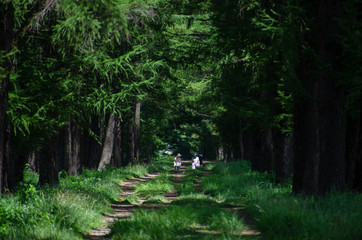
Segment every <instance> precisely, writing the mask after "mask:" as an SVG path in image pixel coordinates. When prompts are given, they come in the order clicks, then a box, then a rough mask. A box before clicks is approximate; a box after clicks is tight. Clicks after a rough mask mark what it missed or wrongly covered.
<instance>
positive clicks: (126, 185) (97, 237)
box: [86, 160, 260, 240]
mask: <svg viewBox="0 0 362 240" xmlns="http://www.w3.org/2000/svg"><path fill="white" fill-rule="evenodd" d="M204 162H205V164H208V163H213V162H212V161H204ZM190 165H191V161H187V160H186V161H182V166H181V169H180V170H179V171H177V172H174V173H170V174H168V176H171V177H173V184H174V185H175V188H174V190H172V191H171V192H168V193H165V194H163V196H164V197H166V198H167V199H168V201H166V202H165V203H163V204H143V203H144V202H145V201H146V199H142V198H141V199H139V203H137V204H131V203H128V204H127V203H125V204H112V208H113V209H114V212H113V213H112V214H108V215H105V216H104V218H103V222H104V227H102V228H99V229H95V230H93V231H92V232H91V233H89V234H88V235H86V239H88V240H108V239H109V238H107V237H106V236H107V234H109V233H110V231H111V229H110V228H109V226H110V225H111V224H112V223H113V222H114V221H115V220H117V219H122V218H127V217H129V216H131V215H132V214H133V211H134V210H135V209H137V208H140V207H142V208H159V207H162V206H164V205H165V204H169V203H171V202H172V201H173V200H175V199H177V198H178V197H179V195H178V193H177V191H176V189H177V185H178V184H180V183H181V182H182V180H183V177H184V175H185V172H186V171H187V167H188V166H190ZM211 173H212V171H211V170H204V171H203V176H207V175H210V174H211ZM157 176H159V173H152V174H147V175H146V176H144V177H140V178H131V179H128V180H125V181H123V182H122V183H121V184H120V187H121V189H122V193H121V194H120V195H119V197H120V199H121V200H124V199H125V198H126V197H127V196H130V195H134V194H135V188H136V185H137V184H138V183H141V182H145V181H149V180H152V179H154V178H156V177H157ZM200 180H201V179H197V180H196V182H195V183H194V184H195V188H196V190H197V191H198V192H202V191H201V186H200ZM223 208H224V209H228V210H231V211H235V212H237V213H238V214H239V215H240V217H241V218H244V220H245V223H246V224H247V225H249V224H250V221H248V219H246V218H245V214H244V213H243V212H242V210H241V209H240V208H235V207H233V206H224V207H223ZM241 235H260V232H258V231H254V230H250V229H248V230H245V231H243V232H242V233H241Z"/></svg>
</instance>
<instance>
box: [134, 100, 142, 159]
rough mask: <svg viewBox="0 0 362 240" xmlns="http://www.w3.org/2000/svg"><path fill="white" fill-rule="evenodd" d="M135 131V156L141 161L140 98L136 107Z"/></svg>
mask: <svg viewBox="0 0 362 240" xmlns="http://www.w3.org/2000/svg"><path fill="white" fill-rule="evenodd" d="M134 127H135V129H134V132H135V138H134V141H135V143H134V147H135V149H134V151H135V153H134V154H135V158H136V161H137V162H139V161H140V149H139V142H140V134H141V101H140V100H138V101H137V103H136V107H135V115H134Z"/></svg>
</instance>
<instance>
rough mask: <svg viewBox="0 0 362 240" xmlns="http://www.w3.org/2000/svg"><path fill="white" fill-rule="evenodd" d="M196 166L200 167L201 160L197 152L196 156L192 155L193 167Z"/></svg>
mask: <svg viewBox="0 0 362 240" xmlns="http://www.w3.org/2000/svg"><path fill="white" fill-rule="evenodd" d="M196 167H200V161H199V157H198V156H197V153H194V156H193V157H192V169H195V168H196Z"/></svg>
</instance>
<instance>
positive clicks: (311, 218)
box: [202, 161, 362, 239]
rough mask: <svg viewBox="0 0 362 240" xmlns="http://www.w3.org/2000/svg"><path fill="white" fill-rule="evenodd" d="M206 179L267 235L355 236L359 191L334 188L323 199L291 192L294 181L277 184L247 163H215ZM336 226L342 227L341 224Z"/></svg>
mask: <svg viewBox="0 0 362 240" xmlns="http://www.w3.org/2000/svg"><path fill="white" fill-rule="evenodd" d="M213 173H214V174H212V175H210V176H207V177H205V178H204V179H203V180H202V188H203V190H204V191H205V192H207V193H209V194H211V195H212V196H214V197H216V198H217V199H218V201H220V202H222V203H224V204H231V205H234V206H239V207H242V208H245V210H246V212H247V213H248V216H249V217H251V218H252V219H254V221H255V224H256V227H257V229H258V230H260V231H261V232H262V235H263V236H264V237H265V238H267V239H356V238H359V237H360V236H361V230H360V229H359V227H358V226H359V225H360V224H361V221H362V215H361V214H360V212H361V211H360V209H362V205H361V196H360V195H359V194H356V193H339V192H331V193H330V194H329V195H327V196H324V197H319V198H313V197H309V198H302V197H300V196H295V195H292V194H291V186H290V185H275V184H273V183H272V182H273V181H272V177H271V176H269V175H267V174H262V173H257V172H252V171H250V165H249V163H247V162H245V161H238V162H233V163H228V164H217V165H216V166H215V169H214V171H213ZM337 226H338V227H337Z"/></svg>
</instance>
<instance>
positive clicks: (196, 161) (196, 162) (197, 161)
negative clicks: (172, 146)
mask: <svg viewBox="0 0 362 240" xmlns="http://www.w3.org/2000/svg"><path fill="white" fill-rule="evenodd" d="M203 158H204V156H203V155H202V154H201V153H200V155H199V156H197V153H194V155H193V157H192V169H196V167H200V166H201V167H202V160H203ZM173 166H174V167H175V169H176V170H180V167H181V154H180V153H178V154H177V155H176V157H175V161H174V162H173Z"/></svg>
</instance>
